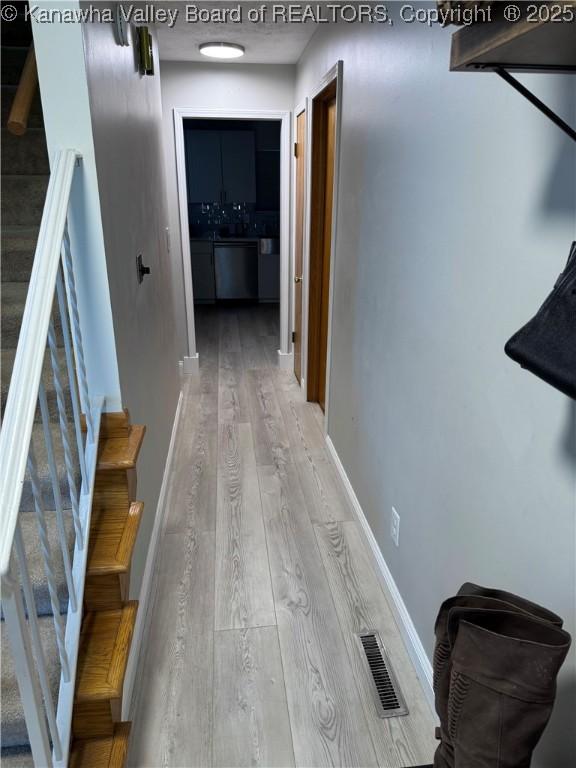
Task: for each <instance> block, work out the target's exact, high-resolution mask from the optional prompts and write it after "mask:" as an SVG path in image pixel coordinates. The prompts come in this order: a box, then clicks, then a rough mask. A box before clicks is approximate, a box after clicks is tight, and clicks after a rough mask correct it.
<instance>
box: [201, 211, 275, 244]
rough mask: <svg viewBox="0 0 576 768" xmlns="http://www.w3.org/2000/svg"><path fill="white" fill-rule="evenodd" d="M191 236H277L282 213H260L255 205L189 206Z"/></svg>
mask: <svg viewBox="0 0 576 768" xmlns="http://www.w3.org/2000/svg"><path fill="white" fill-rule="evenodd" d="M188 222H189V225H190V237H205V238H212V237H278V233H279V231H280V213H279V211H257V210H256V206H255V205H254V204H253V203H190V204H189V205H188Z"/></svg>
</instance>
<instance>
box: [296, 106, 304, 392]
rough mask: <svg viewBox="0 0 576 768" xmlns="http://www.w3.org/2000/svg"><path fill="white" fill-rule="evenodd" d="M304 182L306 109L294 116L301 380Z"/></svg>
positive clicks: (298, 369) (299, 376) (298, 372)
mask: <svg viewBox="0 0 576 768" xmlns="http://www.w3.org/2000/svg"><path fill="white" fill-rule="evenodd" d="M305 184H306V111H305V110H303V111H302V112H300V114H299V115H298V116H297V117H296V203H295V205H296V211H295V219H296V220H295V232H294V237H295V249H294V250H295V253H294V375H295V376H296V378H297V379H298V383H300V382H301V381H302V275H303V265H304V196H305Z"/></svg>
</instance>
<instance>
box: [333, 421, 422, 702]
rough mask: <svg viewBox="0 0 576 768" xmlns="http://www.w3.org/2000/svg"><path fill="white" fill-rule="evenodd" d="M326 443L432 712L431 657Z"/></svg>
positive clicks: (366, 522) (342, 467)
mask: <svg viewBox="0 0 576 768" xmlns="http://www.w3.org/2000/svg"><path fill="white" fill-rule="evenodd" d="M326 445H327V447H328V452H329V453H330V456H331V458H332V461H333V462H334V465H335V467H336V470H337V472H338V474H339V476H340V479H341V481H342V484H343V485H344V489H345V491H346V494H347V496H348V500H349V501H350V504H351V505H352V508H353V510H354V513H355V514H356V518H357V520H358V523H359V524H360V530H361V532H362V535H363V537H364V541H365V542H366V544H367V545H368V549H369V550H370V552H371V553H372V557H373V561H374V565H375V567H376V574H377V576H378V580H379V581H380V586H381V587H382V589H383V590H384V593H385V595H386V597H387V598H388V601H389V603H390V607H391V608H392V612H393V613H394V618H395V619H396V623H397V624H398V628H399V629H400V633H401V635H402V639H403V640H404V644H405V646H406V650H407V651H408V654H409V656H410V659H411V660H412V663H413V665H414V668H415V671H416V674H417V675H418V678H419V680H420V682H421V684H422V690H423V692H424V695H425V696H426V699H427V701H428V704H429V705H430V708H431V709H432V712H434V689H433V687H432V664H431V663H430V660H429V658H428V656H427V654H426V651H425V650H424V646H423V645H422V642H421V640H420V637H419V636H418V632H417V631H416V627H415V626H414V623H413V621H412V619H411V617H410V614H409V613H408V608H407V607H406V604H405V602H404V600H403V599H402V595H401V594H400V590H399V589H398V587H397V585H396V582H395V581H394V577H393V576H392V573H391V572H390V569H389V568H388V565H387V564H386V561H385V559H384V555H383V554H382V550H381V549H380V547H379V546H378V542H377V541H376V538H375V537H374V534H373V533H372V529H371V528H370V525H369V523H368V520H367V519H366V516H365V514H364V511H363V510H362V507H361V506H360V502H359V501H358V497H357V496H356V493H355V491H354V488H353V487H352V483H351V482H350V479H349V478H348V475H347V474H346V470H345V469H344V465H343V464H342V461H341V460H340V457H339V456H338V452H337V451H336V448H335V447H334V443H333V442H332V440H331V438H330V437H329V436H328V435H326Z"/></svg>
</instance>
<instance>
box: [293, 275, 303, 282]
mask: <svg viewBox="0 0 576 768" xmlns="http://www.w3.org/2000/svg"><path fill="white" fill-rule="evenodd" d="M294 282H295V283H301V282H302V277H298V276H295V277H294Z"/></svg>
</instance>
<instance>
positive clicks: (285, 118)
mask: <svg viewBox="0 0 576 768" xmlns="http://www.w3.org/2000/svg"><path fill="white" fill-rule="evenodd" d="M291 115H292V113H291V112H289V111H282V110H272V109H263V110H261V109H199V108H196V107H174V110H173V116H174V145H175V151H176V183H177V189H178V211H179V214H180V245H181V251H182V270H183V275H184V299H185V306H186V330H187V335H188V356H187V357H185V358H184V373H194V372H196V371H197V370H198V352H197V347H196V328H195V324H194V293H193V287H192V262H191V257H190V234H189V233H190V227H189V223H188V194H187V188H186V155H185V148H184V120H185V119H197V120H203V119H208V120H278V121H280V123H281V132H280V338H279V347H280V348H279V349H278V358H279V360H278V361H279V364H280V365H281V367H291V365H292V336H291V333H290V315H291V312H290V294H291V291H290V271H291V270H290V260H291V258H290V257H291V249H290V239H291V231H290V230H291V216H290V178H291V155H290V146H291V140H292V120H291Z"/></svg>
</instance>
